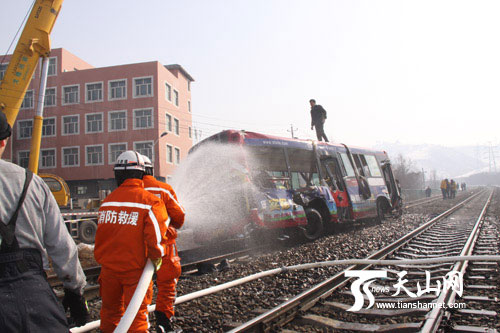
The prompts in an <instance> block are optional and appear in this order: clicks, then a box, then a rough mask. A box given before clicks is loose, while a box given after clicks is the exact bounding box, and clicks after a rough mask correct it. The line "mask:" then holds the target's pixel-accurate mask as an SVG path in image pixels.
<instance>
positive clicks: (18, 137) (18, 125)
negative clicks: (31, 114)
mask: <svg viewBox="0 0 500 333" xmlns="http://www.w3.org/2000/svg"><path fill="white" fill-rule="evenodd" d="M27 122H30V123H31V134H30V136H26V137H21V123H27ZM32 136H33V119H22V120H18V121H17V139H18V140H26V139H31V137H32Z"/></svg>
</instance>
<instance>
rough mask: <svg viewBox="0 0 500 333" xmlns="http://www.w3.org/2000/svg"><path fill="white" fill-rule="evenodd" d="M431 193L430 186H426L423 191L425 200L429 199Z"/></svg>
mask: <svg viewBox="0 0 500 333" xmlns="http://www.w3.org/2000/svg"><path fill="white" fill-rule="evenodd" d="M431 193H432V190H431V187H430V186H427V188H426V189H425V196H426V197H427V198H430V196H431Z"/></svg>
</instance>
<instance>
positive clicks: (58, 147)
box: [0, 48, 194, 198]
mask: <svg viewBox="0 0 500 333" xmlns="http://www.w3.org/2000/svg"><path fill="white" fill-rule="evenodd" d="M9 58H10V57H9V56H6V57H5V59H4V62H3V64H1V65H0V66H1V67H0V76H3V72H4V71H5V68H6V65H7V64H8V61H9ZM39 67H41V66H40V65H39ZM39 81H40V69H38V70H36V71H35V75H34V77H33V80H32V82H31V84H30V87H29V88H28V92H27V93H26V96H25V98H24V102H23V105H22V107H21V110H20V111H19V114H18V117H17V120H16V123H15V126H14V128H13V135H12V137H11V148H10V149H7V150H6V156H5V157H6V158H8V159H11V160H12V161H13V162H14V163H17V164H19V165H21V166H23V167H27V165H28V160H29V149H30V142H31V132H32V128H33V116H34V113H35V109H36V103H37V99H38V95H39V93H40V91H39V85H40V83H39ZM193 81H194V80H193V78H192V77H191V76H190V75H189V73H187V72H186V70H184V69H183V68H182V67H181V66H180V65H166V66H164V65H162V64H161V63H159V62H158V61H152V62H145V63H135V64H128V65H119V66H111V67H101V68H95V67H93V66H91V65H90V64H88V63H86V62H85V61H83V60H82V59H80V58H78V57H77V56H75V55H73V54H71V53H70V52H68V51H67V50H65V49H62V48H60V49H53V50H52V52H51V56H50V65H49V76H48V79H47V88H46V92H45V93H46V95H45V103H44V104H45V107H44V125H43V134H42V143H41V151H40V162H39V172H40V173H52V174H56V175H58V176H60V177H62V178H64V179H65V180H66V181H67V183H68V184H69V186H70V189H71V194H72V196H73V197H74V198H86V197H95V196H97V194H98V193H99V191H100V190H108V189H111V188H114V179H113V170H112V169H113V164H114V162H115V160H116V157H117V156H118V155H119V154H120V153H121V152H123V151H125V150H137V151H139V152H140V153H142V154H144V155H147V156H149V157H150V158H151V160H152V161H153V163H154V166H155V172H156V176H158V177H161V178H163V179H167V180H168V178H169V177H170V176H171V175H172V173H173V171H174V169H175V166H176V165H177V164H178V163H179V162H180V160H181V159H182V158H184V157H185V156H186V155H187V153H188V150H189V148H191V146H192V143H193V140H192V136H193V130H192V114H191V89H190V87H191V82H193ZM164 132H167V133H168V135H164V136H163V137H162V136H161V135H162V134H163V133H164Z"/></svg>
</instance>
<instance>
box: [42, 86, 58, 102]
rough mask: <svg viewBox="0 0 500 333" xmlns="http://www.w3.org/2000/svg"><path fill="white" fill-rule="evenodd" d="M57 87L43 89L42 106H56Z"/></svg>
mask: <svg viewBox="0 0 500 333" xmlns="http://www.w3.org/2000/svg"><path fill="white" fill-rule="evenodd" d="M56 93H57V89H56V88H47V89H45V99H44V101H43V105H44V106H56V105H57V96H56Z"/></svg>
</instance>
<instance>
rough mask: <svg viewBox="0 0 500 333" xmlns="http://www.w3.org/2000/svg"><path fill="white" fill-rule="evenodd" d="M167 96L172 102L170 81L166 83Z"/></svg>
mask: <svg viewBox="0 0 500 333" xmlns="http://www.w3.org/2000/svg"><path fill="white" fill-rule="evenodd" d="M165 98H166V99H167V101H170V102H172V87H171V86H170V84H168V83H165Z"/></svg>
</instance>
